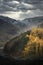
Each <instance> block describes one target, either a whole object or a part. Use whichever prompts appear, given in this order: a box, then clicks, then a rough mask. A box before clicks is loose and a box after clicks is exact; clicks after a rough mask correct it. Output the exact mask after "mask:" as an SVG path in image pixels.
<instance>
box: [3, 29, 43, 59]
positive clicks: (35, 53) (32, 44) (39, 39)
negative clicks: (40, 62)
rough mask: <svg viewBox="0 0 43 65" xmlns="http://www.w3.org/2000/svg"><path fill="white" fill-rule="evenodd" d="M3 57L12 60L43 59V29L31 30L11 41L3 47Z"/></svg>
mask: <svg viewBox="0 0 43 65" xmlns="http://www.w3.org/2000/svg"><path fill="white" fill-rule="evenodd" d="M3 51H4V53H5V55H8V56H10V57H12V58H14V59H18V60H20V59H22V60H23V59H30V60H33V59H40V58H42V59H43V28H33V29H32V30H30V31H27V32H25V33H23V34H21V35H20V36H17V37H15V38H13V39H11V40H10V41H9V42H7V43H6V45H5V47H4V50H3Z"/></svg>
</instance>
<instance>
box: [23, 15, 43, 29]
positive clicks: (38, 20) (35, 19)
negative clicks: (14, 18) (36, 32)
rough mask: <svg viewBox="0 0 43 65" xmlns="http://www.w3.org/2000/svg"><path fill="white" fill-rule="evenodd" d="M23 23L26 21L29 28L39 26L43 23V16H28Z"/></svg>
mask: <svg viewBox="0 0 43 65" xmlns="http://www.w3.org/2000/svg"><path fill="white" fill-rule="evenodd" d="M22 23H25V24H26V25H27V29H28V28H32V27H37V26H38V25H39V24H41V23H43V16H39V17H33V18H26V19H24V20H23V21H22Z"/></svg>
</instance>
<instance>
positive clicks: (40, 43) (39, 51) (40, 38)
mask: <svg viewBox="0 0 43 65" xmlns="http://www.w3.org/2000/svg"><path fill="white" fill-rule="evenodd" d="M26 37H29V41H28V42H27V45H26V46H25V48H24V50H23V55H24V56H27V55H28V56H31V55H33V56H34V57H36V56H37V57H39V56H42V55H43V28H33V29H32V30H31V33H30V35H28V34H27V35H26Z"/></svg>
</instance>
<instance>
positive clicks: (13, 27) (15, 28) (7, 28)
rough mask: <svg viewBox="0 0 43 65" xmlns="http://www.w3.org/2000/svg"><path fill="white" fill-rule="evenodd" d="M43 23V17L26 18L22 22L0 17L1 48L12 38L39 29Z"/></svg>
mask: <svg viewBox="0 0 43 65" xmlns="http://www.w3.org/2000/svg"><path fill="white" fill-rule="evenodd" d="M42 22H43V16H40V17H34V18H26V19H24V20H22V21H19V20H15V19H11V18H9V17H5V16H0V46H3V44H4V43H6V42H7V41H8V40H10V39H11V38H12V37H14V36H16V35H18V34H21V33H23V32H26V31H28V30H29V29H31V28H32V27H37V26H38V25H39V24H40V23H42Z"/></svg>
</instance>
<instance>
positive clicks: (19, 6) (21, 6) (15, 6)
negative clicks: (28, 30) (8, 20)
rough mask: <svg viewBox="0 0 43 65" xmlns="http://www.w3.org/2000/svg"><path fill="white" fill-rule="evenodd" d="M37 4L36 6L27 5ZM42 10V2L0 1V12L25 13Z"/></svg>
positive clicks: (39, 0) (22, 0) (37, 0)
mask: <svg viewBox="0 0 43 65" xmlns="http://www.w3.org/2000/svg"><path fill="white" fill-rule="evenodd" d="M33 2H38V4H29V3H33ZM35 9H41V10H43V1H42V0H0V12H4V11H5V12H7V11H14V12H15V11H20V10H21V11H27V10H35Z"/></svg>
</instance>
